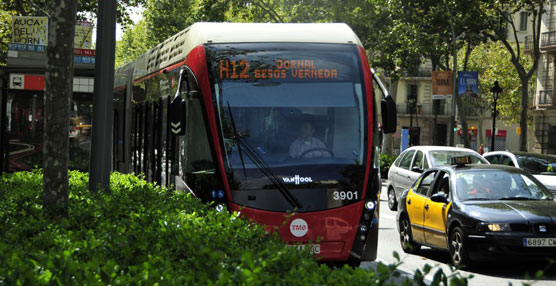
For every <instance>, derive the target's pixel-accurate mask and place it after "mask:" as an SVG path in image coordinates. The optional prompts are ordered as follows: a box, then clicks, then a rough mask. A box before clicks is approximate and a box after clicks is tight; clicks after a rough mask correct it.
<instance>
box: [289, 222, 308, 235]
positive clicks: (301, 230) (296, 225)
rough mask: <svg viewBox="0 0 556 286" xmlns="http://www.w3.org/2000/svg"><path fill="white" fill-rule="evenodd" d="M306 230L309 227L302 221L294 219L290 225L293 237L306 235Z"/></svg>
mask: <svg viewBox="0 0 556 286" xmlns="http://www.w3.org/2000/svg"><path fill="white" fill-rule="evenodd" d="M308 230H309V226H308V225H307V222H306V221H305V220H303V219H300V218H296V219H294V220H293V221H292V222H291V223H290V232H291V233H292V234H293V236H295V237H302V236H304V235H305V234H307V231H308Z"/></svg>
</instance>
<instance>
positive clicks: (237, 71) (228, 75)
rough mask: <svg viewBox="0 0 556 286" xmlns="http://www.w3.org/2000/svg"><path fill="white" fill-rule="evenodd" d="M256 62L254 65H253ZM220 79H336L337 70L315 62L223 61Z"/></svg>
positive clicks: (221, 62)
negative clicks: (320, 65) (262, 62)
mask: <svg viewBox="0 0 556 286" xmlns="http://www.w3.org/2000/svg"><path fill="white" fill-rule="evenodd" d="M253 62H256V63H253ZM218 67H219V69H218V72H219V76H220V79H226V80H233V79H240V80H250V79H285V78H289V79H308V80H315V79H317V80H318V79H336V80H337V79H338V70H337V69H334V68H324V67H319V66H317V65H316V64H315V60H311V59H292V60H275V61H274V62H272V63H270V64H269V63H264V64H261V63H260V62H259V61H249V60H246V59H242V60H230V59H223V60H220V61H219V63H218Z"/></svg>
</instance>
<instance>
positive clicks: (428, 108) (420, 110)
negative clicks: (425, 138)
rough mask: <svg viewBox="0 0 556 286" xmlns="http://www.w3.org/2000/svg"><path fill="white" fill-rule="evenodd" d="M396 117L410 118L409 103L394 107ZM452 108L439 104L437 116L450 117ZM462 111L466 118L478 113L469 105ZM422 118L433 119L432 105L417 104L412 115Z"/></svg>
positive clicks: (465, 105) (448, 105)
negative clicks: (396, 113)
mask: <svg viewBox="0 0 556 286" xmlns="http://www.w3.org/2000/svg"><path fill="white" fill-rule="evenodd" d="M396 108H397V112H398V115H404V116H410V114H411V108H410V107H409V103H400V104H397V105H396ZM451 108H452V106H451V105H450V104H446V103H442V104H439V108H438V115H439V116H444V115H450V114H451V112H452V111H451ZM463 109H464V110H463V111H464V113H465V114H466V115H467V116H478V115H479V111H478V110H477V109H476V108H474V107H473V106H471V105H468V104H465V103H464V105H463ZM415 114H416V115H417V116H423V117H433V116H434V107H433V104H432V103H419V104H417V108H416V110H415V113H413V115H415Z"/></svg>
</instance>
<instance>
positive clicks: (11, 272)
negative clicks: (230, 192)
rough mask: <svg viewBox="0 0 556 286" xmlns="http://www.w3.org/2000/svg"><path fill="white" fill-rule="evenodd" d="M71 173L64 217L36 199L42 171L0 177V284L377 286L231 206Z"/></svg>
mask: <svg viewBox="0 0 556 286" xmlns="http://www.w3.org/2000/svg"><path fill="white" fill-rule="evenodd" d="M87 184H88V177H87V175H86V174H83V173H80V172H77V171H72V172H71V173H70V185H71V194H70V208H69V218H68V219H62V220H61V221H60V222H57V223H56V222H51V221H49V220H47V219H45V218H44V217H43V213H42V207H41V192H42V190H41V188H42V175H41V174H40V173H39V172H20V173H14V174H11V175H7V176H4V177H2V178H1V181H0V202H1V204H0V233H1V234H2V235H1V238H0V261H1V262H0V285H21V284H23V285H47V284H48V285H84V284H87V285H106V284H111V285H130V284H131V285H155V284H159V285H277V284H283V285H342V284H345V285H347V284H355V285H376V283H377V281H376V278H374V272H372V271H371V272H369V271H365V270H363V269H353V268H349V267H344V268H329V267H327V266H326V265H323V264H318V263H316V262H315V261H314V259H313V258H312V256H311V255H310V254H309V253H308V252H305V251H297V250H295V249H293V248H289V247H285V246H284V244H283V243H282V242H281V241H279V240H278V239H277V238H276V237H275V236H273V235H268V234H267V233H266V232H264V231H263V230H262V229H261V227H259V226H257V225H256V224H252V223H249V222H248V221H246V220H243V219H237V214H230V213H227V212H220V213H218V212H215V211H214V210H213V209H211V208H209V207H207V206H205V205H203V204H201V203H200V202H199V201H198V200H196V199H194V198H191V197H190V196H189V195H185V194H182V193H177V192H171V191H168V190H165V189H162V188H160V187H154V186H153V185H152V184H148V183H146V182H145V181H143V180H141V179H139V178H137V177H135V176H131V175H122V174H112V177H111V189H112V192H111V193H110V194H106V193H103V192H100V193H96V194H94V193H91V192H89V191H88V190H87Z"/></svg>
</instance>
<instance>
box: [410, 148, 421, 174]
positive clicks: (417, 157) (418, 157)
mask: <svg viewBox="0 0 556 286" xmlns="http://www.w3.org/2000/svg"><path fill="white" fill-rule="evenodd" d="M415 167H417V168H419V169H421V170H424V168H423V152H421V151H417V154H416V155H415V160H413V166H412V167H411V168H415Z"/></svg>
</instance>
